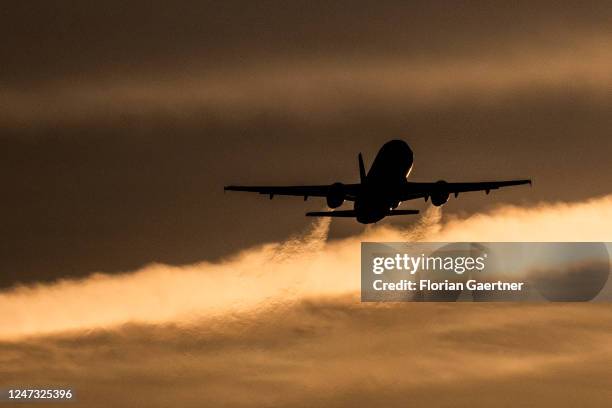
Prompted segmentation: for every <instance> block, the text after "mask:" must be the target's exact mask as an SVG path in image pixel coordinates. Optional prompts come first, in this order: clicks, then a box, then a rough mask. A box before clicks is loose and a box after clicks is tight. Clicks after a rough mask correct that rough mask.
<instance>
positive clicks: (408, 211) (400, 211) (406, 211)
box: [387, 210, 419, 215]
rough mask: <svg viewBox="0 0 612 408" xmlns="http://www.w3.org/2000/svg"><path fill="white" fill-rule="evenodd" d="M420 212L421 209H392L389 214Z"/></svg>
mask: <svg viewBox="0 0 612 408" xmlns="http://www.w3.org/2000/svg"><path fill="white" fill-rule="evenodd" d="M418 213H419V210H391V211H389V214H387V215H412V214H418Z"/></svg>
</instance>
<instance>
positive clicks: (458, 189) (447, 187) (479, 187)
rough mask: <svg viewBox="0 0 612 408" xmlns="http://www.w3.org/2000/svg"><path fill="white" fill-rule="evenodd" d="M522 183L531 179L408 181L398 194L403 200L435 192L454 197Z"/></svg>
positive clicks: (529, 182)
mask: <svg viewBox="0 0 612 408" xmlns="http://www.w3.org/2000/svg"><path fill="white" fill-rule="evenodd" d="M522 184H529V185H531V180H507V181H480V182H475V183H449V182H446V181H437V182H435V183H418V182H408V183H407V185H406V187H405V188H404V190H403V191H402V192H401V194H400V196H401V201H405V200H412V199H415V198H423V197H429V196H432V195H435V194H449V195H450V194H454V195H455V197H456V196H458V195H459V193H465V192H468V191H485V192H486V193H487V194H489V191H491V190H496V189H498V188H501V187H508V186H519V185H522Z"/></svg>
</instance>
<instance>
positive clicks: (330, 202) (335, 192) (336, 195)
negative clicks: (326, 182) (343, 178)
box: [327, 183, 344, 208]
mask: <svg viewBox="0 0 612 408" xmlns="http://www.w3.org/2000/svg"><path fill="white" fill-rule="evenodd" d="M342 204H344V184H342V183H334V184H332V185H331V186H330V188H329V192H328V193H327V206H328V207H329V208H337V207H340V206H341V205H342Z"/></svg>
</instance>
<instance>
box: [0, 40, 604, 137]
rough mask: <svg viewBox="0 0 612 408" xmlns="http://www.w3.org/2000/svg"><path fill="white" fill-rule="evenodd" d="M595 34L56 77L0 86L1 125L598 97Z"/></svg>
mask: <svg viewBox="0 0 612 408" xmlns="http://www.w3.org/2000/svg"><path fill="white" fill-rule="evenodd" d="M608 43H609V37H608V36H607V35H603V34H592V33H590V34H582V35H581V36H578V37H577V38H572V39H571V40H568V41H566V42H563V43H562V46H560V45H558V44H557V45H555V46H550V44H546V45H547V46H546V47H542V46H541V45H539V46H538V47H533V46H530V45H525V44H522V45H521V46H520V47H519V49H518V50H512V49H510V50H506V52H498V53H491V52H488V53H483V54H480V55H477V56H470V57H469V58H468V57H466V56H455V57H447V58H443V59H441V58H439V57H432V56H430V57H427V58H415V57H411V56H406V55H396V56H388V55H369V56H367V57H356V58H350V59H346V58H337V57H336V58H334V57H331V56H324V57H319V58H315V57H309V58H301V59H300V58H298V59H291V60H289V61H287V60H281V61H274V60H273V61H270V62H267V63H256V62H250V63H247V64H239V65H237V66H230V67H228V66H223V67H221V68H208V69H202V68H201V67H199V66H198V65H197V64H196V65H195V66H192V67H190V68H189V70H188V71H187V72H183V71H181V72H168V73H158V74H154V75H143V76H138V77H119V78H117V77H114V76H112V77H110V78H107V79H105V78H97V77H94V78H92V79H90V80H79V81H75V80H74V79H72V78H68V79H59V80H56V81H51V82H49V83H44V84H42V85H37V86H33V87H17V88H15V89H6V90H5V91H3V92H2V93H0V103H2V104H3V105H4V106H5V108H4V109H3V111H2V113H1V115H0V124H2V125H3V126H6V127H9V128H12V127H17V128H20V127H26V128H28V127H31V126H35V125H41V124H43V125H44V124H47V125H49V124H58V123H59V124H66V123H73V122H77V123H82V122H85V121H88V120H98V121H99V120H106V121H109V120H110V121H112V120H113V119H114V120H117V118H124V117H143V118H151V117H155V116H157V115H158V114H160V113H161V114H163V115H165V116H168V117H172V118H178V119H182V120H185V119H193V118H197V117H199V116H206V117H208V118H210V119H218V118H222V119H226V120H228V119H229V120H237V119H249V118H253V117H257V116H258V115H261V114H262V113H269V112H276V113H277V114H283V116H286V115H289V116H290V117H293V118H297V119H303V120H313V119H315V120H316V119H317V118H318V119H324V120H330V119H338V118H342V117H346V115H347V113H350V112H361V111H362V110H364V107H367V108H368V110H369V111H371V110H372V109H373V108H376V109H377V110H380V111H382V112H395V111H396V110H398V107H401V108H400V110H401V111H406V110H407V109H409V110H419V109H427V108H432V107H435V108H439V107H440V106H446V105H450V104H456V103H461V102H462V101H464V100H469V101H470V103H472V104H474V103H479V104H484V105H487V104H495V103H499V102H500V101H502V102H503V101H504V100H506V99H508V98H511V97H513V96H515V95H517V94H525V93H527V94H531V93H533V92H534V90H537V91H538V93H542V92H543V91H544V92H566V93H567V92H570V93H571V92H576V91H578V92H582V93H585V94H588V95H590V98H591V100H593V101H607V99H606V98H607V96H608V93H607V90H608V89H610V86H611V85H612V76H611V74H610V71H609V70H607V69H605V67H607V66H609V65H610V62H611V61H612V53H611V52H610V51H609V49H608V48H607V47H605V45H606V44H608Z"/></svg>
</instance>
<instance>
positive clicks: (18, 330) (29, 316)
mask: <svg viewBox="0 0 612 408" xmlns="http://www.w3.org/2000/svg"><path fill="white" fill-rule="evenodd" d="M611 220H612V196H604V197H601V198H594V199H591V200H588V201H585V202H579V203H556V204H546V203H543V204H540V205H537V206H534V207H526V208H523V207H516V206H504V207H500V208H498V209H496V210H493V211H491V212H489V213H486V214H477V215H474V216H471V217H467V218H452V219H451V220H450V221H447V222H442V221H440V210H439V209H437V208H432V209H430V210H429V211H428V212H427V213H426V214H425V216H424V217H423V218H422V220H421V221H420V223H418V224H417V226H416V227H414V228H411V229H407V230H403V229H399V228H393V227H390V226H380V227H378V226H374V227H371V228H368V229H366V231H365V232H364V233H363V234H361V235H357V236H352V237H349V238H345V239H340V240H332V241H329V242H326V237H327V231H328V228H329V220H325V219H323V220H319V221H317V223H315V224H314V225H313V227H312V229H311V230H310V231H308V232H306V233H305V234H303V235H302V236H298V237H294V238H291V239H289V240H288V241H286V242H284V243H269V244H265V245H261V246H258V247H254V248H251V249H248V250H245V251H242V252H240V253H238V254H235V255H233V256H231V257H228V258H227V259H225V260H223V261H221V262H216V263H210V262H203V263H198V264H194V265H187V266H182V267H175V266H168V265H163V264H153V265H150V266H147V267H145V268H143V269H140V270H137V271H134V272H129V273H125V274H121V275H113V276H111V275H104V274H95V275H92V276H90V277H87V278H85V279H80V280H62V281H59V282H56V283H53V284H35V285H28V286H20V287H17V288H14V289H11V290H6V291H4V292H2V293H1V294H0V310H2V311H3V314H4V316H5V318H4V324H3V326H2V328H0V338H4V339H16V338H21V337H24V336H26V337H27V336H39V335H48V334H54V333H60V332H64V331H79V330H90V329H96V328H112V327H116V326H120V325H123V324H127V323H144V324H164V323H168V322H185V323H188V322H191V321H194V320H197V319H200V318H202V317H207V318H221V317H224V316H231V315H232V314H233V313H253V314H257V313H260V312H261V310H263V309H266V308H269V307H271V305H284V304H291V303H294V302H299V301H302V300H304V299H316V298H320V297H330V296H332V297H333V296H342V295H346V294H354V293H356V292H358V291H359V285H360V277H359V270H360V267H359V263H360V257H359V245H360V242H361V241H387V242H393V241H405V240H430V241H466V240H467V241H564V240H572V241H605V240H606V239H607V237H608V236H609V231H610V228H611V227H612V221H611Z"/></svg>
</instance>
